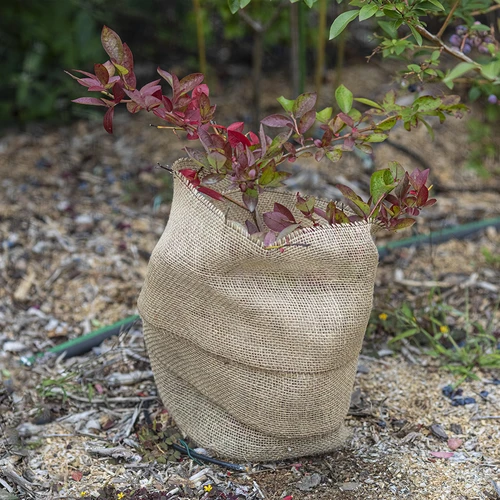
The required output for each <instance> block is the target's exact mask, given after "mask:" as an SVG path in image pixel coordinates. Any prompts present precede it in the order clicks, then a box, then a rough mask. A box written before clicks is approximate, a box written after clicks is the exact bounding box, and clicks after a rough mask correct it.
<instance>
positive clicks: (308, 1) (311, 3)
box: [304, 0, 318, 9]
mask: <svg viewBox="0 0 500 500" xmlns="http://www.w3.org/2000/svg"><path fill="white" fill-rule="evenodd" d="M317 1H318V0H304V3H305V4H306V5H307V6H308V7H309V8H310V9H312V8H313V7H314V4H315V3H316V2H317Z"/></svg>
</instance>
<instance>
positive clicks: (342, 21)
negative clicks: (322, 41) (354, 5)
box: [330, 10, 359, 40]
mask: <svg viewBox="0 0 500 500" xmlns="http://www.w3.org/2000/svg"><path fill="white" fill-rule="evenodd" d="M358 14H359V10H348V11H347V12H343V13H342V14H340V16H338V17H337V19H335V21H333V23H332V25H331V27H330V40H332V39H333V38H336V37H338V36H339V35H340V33H342V31H344V30H345V29H346V27H347V25H348V24H349V23H350V22H352V21H354V19H356V17H358Z"/></svg>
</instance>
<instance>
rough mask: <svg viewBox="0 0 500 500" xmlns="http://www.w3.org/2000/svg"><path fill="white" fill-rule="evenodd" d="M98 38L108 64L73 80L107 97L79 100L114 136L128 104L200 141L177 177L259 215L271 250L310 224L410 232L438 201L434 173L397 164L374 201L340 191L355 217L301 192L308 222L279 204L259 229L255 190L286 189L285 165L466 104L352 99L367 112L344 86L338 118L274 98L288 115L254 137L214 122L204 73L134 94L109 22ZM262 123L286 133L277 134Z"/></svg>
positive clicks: (307, 102)
mask: <svg viewBox="0 0 500 500" xmlns="http://www.w3.org/2000/svg"><path fill="white" fill-rule="evenodd" d="M101 40H102V45H103V47H104V50H105V51H106V52H107V54H108V55H109V58H110V59H109V60H108V61H106V62H105V63H104V64H96V65H95V66H94V72H95V74H91V73H87V72H85V71H78V72H79V73H81V74H83V75H84V77H82V78H78V77H75V76H73V75H71V76H72V77H73V78H75V79H76V80H77V81H78V83H80V84H81V85H83V86H85V87H88V90H89V91H91V92H100V93H101V94H102V97H100V98H95V97H83V98H80V99H75V101H74V102H77V103H80V104H89V105H94V106H104V107H106V108H107V111H106V113H105V115H104V128H105V129H106V131H107V132H109V133H112V131H113V113H114V109H115V106H117V105H118V104H121V103H125V104H126V107H127V109H128V111H129V112H130V113H137V112H139V111H141V110H143V109H145V110H146V111H150V112H152V113H154V114H155V115H156V116H157V117H159V118H160V119H162V120H164V121H165V122H167V123H169V124H170V126H166V127H163V128H168V129H172V130H174V131H180V130H184V131H185V132H186V133H187V138H188V139H189V140H199V141H200V142H201V144H202V146H203V148H204V151H199V150H195V149H192V148H189V147H186V148H185V150H186V152H187V154H188V155H189V156H190V157H191V158H192V159H193V160H194V161H195V162H196V163H197V164H198V165H199V168H198V169H197V170H191V169H186V170H181V174H183V175H184V176H185V177H186V178H187V179H188V180H189V182H190V183H191V184H192V185H193V186H194V187H195V188H196V189H197V190H198V191H200V192H201V193H203V194H205V195H207V196H210V197H212V198H214V199H216V200H219V201H224V202H228V203H231V202H232V203H236V204H238V205H239V206H242V207H243V208H246V209H247V210H248V211H249V212H250V213H251V214H252V217H253V219H252V221H250V220H249V221H247V223H246V226H247V230H248V232H249V233H250V234H252V235H255V237H257V238H259V239H260V240H261V241H263V242H264V244H265V245H266V246H270V245H272V244H273V243H274V242H275V240H277V239H280V238H282V237H284V236H286V235H288V234H290V233H291V232H292V231H294V230H295V229H298V228H300V227H304V225H319V224H320V220H321V219H323V220H326V222H327V223H328V224H347V223H350V222H353V221H359V220H375V221H377V222H378V223H379V224H382V225H383V226H384V227H386V228H388V229H392V230H397V229H402V228H406V227H409V226H411V225H412V224H413V223H414V222H415V219H414V217H416V216H417V215H419V213H420V210H421V209H422V208H423V207H428V206H431V205H433V204H434V203H435V201H436V200H434V199H429V189H428V188H427V187H426V185H425V184H426V181H427V176H428V171H424V172H420V171H419V170H418V169H416V170H414V171H413V172H412V173H411V174H408V173H407V172H406V171H405V170H404V169H403V168H402V167H401V166H400V165H399V164H397V163H392V164H390V165H389V168H386V169H383V170H378V171H376V172H374V173H373V174H372V177H371V183H370V195H371V196H370V198H369V199H368V200H367V201H363V200H362V199H361V198H360V197H359V196H358V195H357V194H356V193H355V192H354V191H353V190H351V189H350V188H348V187H347V186H344V185H338V186H337V187H338V188H339V189H340V191H341V192H342V194H343V195H344V196H345V198H346V204H347V205H348V206H349V208H350V210H349V211H344V210H343V209H342V208H340V207H339V206H338V205H337V204H335V203H334V202H333V201H331V202H330V203H328V205H327V207H326V209H325V210H323V209H321V208H318V207H317V206H316V203H315V199H314V197H309V198H303V197H301V196H300V195H299V194H297V203H296V208H297V210H298V211H299V212H300V213H301V214H302V216H303V220H297V219H296V218H295V217H294V215H293V214H292V213H291V212H290V211H289V210H288V209H287V208H286V207H284V206H283V205H280V204H279V203H276V204H275V205H274V210H273V211H272V212H267V213H264V214H262V215H263V216H262V219H263V221H264V225H265V227H259V226H258V223H257V217H256V216H255V213H256V210H257V204H258V199H259V194H260V193H261V192H262V191H263V190H267V189H272V188H276V187H279V186H281V185H283V181H284V180H285V179H286V178H287V177H289V175H290V174H289V173H287V172H284V171H281V170H278V168H277V167H278V165H279V164H281V163H283V162H284V161H286V160H288V161H290V162H292V161H295V160H296V159H297V158H298V157H301V156H302V157H304V156H312V155H313V154H314V156H315V158H316V159H317V160H318V161H319V160H321V159H322V158H323V157H324V156H326V157H327V158H329V159H330V160H331V161H334V162H335V161H338V160H339V159H340V158H341V157H342V154H343V152H344V151H352V150H353V149H354V148H355V147H356V148H358V149H360V150H362V151H364V152H368V153H370V152H371V150H372V149H371V145H370V143H372V142H382V141H383V140H385V139H386V138H387V133H388V131H389V130H390V129H392V128H393V127H394V126H395V125H396V123H397V122H398V121H402V122H403V123H404V126H405V128H407V129H411V128H412V127H414V126H416V125H417V124H418V123H419V121H424V116H428V115H433V116H439V117H444V114H455V115H457V114H459V113H460V111H461V109H462V108H463V106H462V105H460V104H458V100H457V98H455V97H454V96H451V97H447V98H442V99H441V98H435V97H430V96H424V97H422V98H419V99H417V100H416V101H415V103H413V104H412V106H409V107H403V106H399V105H397V104H396V102H395V94H394V93H393V92H392V93H389V94H388V95H387V96H386V98H385V100H384V102H383V103H380V104H379V103H376V102H374V101H370V100H368V99H361V98H360V99H356V100H357V101H359V102H360V103H362V104H363V105H365V107H366V106H368V107H369V108H370V109H368V110H367V111H365V112H364V113H361V112H360V111H358V110H357V109H355V108H353V107H352V105H353V100H354V98H353V95H352V93H351V92H350V91H349V90H348V89H347V88H346V87H344V86H340V87H339V88H338V89H337V92H336V100H337V104H338V106H339V108H340V110H341V112H339V113H338V114H337V115H334V114H333V109H332V108H331V107H329V108H325V109H323V110H321V111H319V112H316V110H315V106H316V94H314V93H304V94H301V95H300V96H299V97H297V99H295V100H288V99H285V98H284V97H280V98H279V99H278V101H279V102H280V104H281V105H282V107H283V109H284V113H283V114H273V115H270V116H268V117H266V118H264V119H263V120H262V121H261V125H260V128H259V131H258V134H256V133H254V132H247V133H245V132H244V123H243V122H237V123H233V124H231V125H229V126H227V127H224V126H221V125H218V124H216V123H215V121H214V113H215V105H211V103H210V98H209V89H208V87H207V85H205V84H203V83H202V82H203V78H204V77H203V75H202V74H201V73H194V74H191V75H188V76H186V77H184V78H183V79H181V80H179V79H178V78H177V76H176V75H174V74H171V73H168V72H166V71H164V70H162V69H160V68H158V73H159V75H160V76H161V77H162V78H163V79H164V80H166V81H167V83H168V84H169V86H170V87H171V90H172V92H171V95H169V96H167V95H164V94H163V89H162V87H161V85H160V81H161V80H160V79H158V80H154V81H152V82H150V83H148V84H147V85H145V86H143V87H142V88H141V89H137V88H136V77H135V74H134V62H133V57H132V52H131V51H130V49H129V48H128V46H127V44H125V43H122V41H121V40H120V37H119V36H118V35H117V34H116V33H115V32H114V31H113V30H111V29H110V28H108V27H106V26H105V27H104V28H103V30H102V36H101ZM68 74H69V73H68ZM316 122H319V123H320V126H319V129H320V130H321V132H322V136H321V138H318V139H313V138H311V137H305V134H306V133H307V132H308V131H309V130H310V129H311V128H312V127H313V126H314V125H315V123H316ZM424 122H425V121H424ZM265 127H270V128H279V129H282V130H283V131H281V132H280V133H278V134H277V135H276V136H274V137H273V138H271V137H270V136H269V135H267V133H266V129H265ZM226 178H229V180H230V184H229V189H237V190H239V191H240V192H241V203H240V202H239V201H237V200H235V199H233V198H231V197H229V196H226V195H225V194H223V193H221V192H220V191H218V190H217V184H218V182H219V181H221V180H223V179H226ZM323 223H324V222H323Z"/></svg>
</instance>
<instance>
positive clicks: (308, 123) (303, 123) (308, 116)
mask: <svg viewBox="0 0 500 500" xmlns="http://www.w3.org/2000/svg"><path fill="white" fill-rule="evenodd" d="M315 121H316V111H314V109H311V110H310V111H308V112H307V113H305V114H304V115H303V116H302V118H301V119H300V121H299V123H298V125H297V128H298V130H299V132H300V133H301V134H305V133H306V132H307V131H308V130H309V129H310V128H311V127H312V126H313V125H314V122H315Z"/></svg>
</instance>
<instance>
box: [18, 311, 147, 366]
mask: <svg viewBox="0 0 500 500" xmlns="http://www.w3.org/2000/svg"><path fill="white" fill-rule="evenodd" d="M140 319H141V318H140V316H138V315H134V316H129V317H127V318H125V319H122V320H120V321H117V322H116V323H113V324H112V325H109V326H103V327H102V328H99V329H98V330H94V331H93V332H90V333H88V334H87V335H83V336H81V337H77V338H76V339H71V340H68V341H67V342H63V343H62V344H59V345H56V346H55V347H51V348H50V349H47V350H46V351H45V352H41V353H38V354H35V355H33V356H30V357H29V358H25V357H23V358H21V363H22V364H24V365H25V366H32V365H33V363H35V361H36V360H37V359H39V358H43V357H44V356H47V354H54V355H55V356H59V355H61V354H62V353H65V354H66V358H72V357H73V356H81V355H82V354H85V353H87V352H89V351H91V350H92V348H93V347H97V346H99V345H101V344H102V342H103V341H104V340H106V339H107V338H109V337H112V336H113V335H119V334H120V333H122V332H125V331H129V330H130V329H131V328H132V327H133V326H134V323H136V322H138V321H140Z"/></svg>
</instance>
